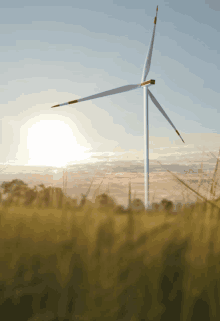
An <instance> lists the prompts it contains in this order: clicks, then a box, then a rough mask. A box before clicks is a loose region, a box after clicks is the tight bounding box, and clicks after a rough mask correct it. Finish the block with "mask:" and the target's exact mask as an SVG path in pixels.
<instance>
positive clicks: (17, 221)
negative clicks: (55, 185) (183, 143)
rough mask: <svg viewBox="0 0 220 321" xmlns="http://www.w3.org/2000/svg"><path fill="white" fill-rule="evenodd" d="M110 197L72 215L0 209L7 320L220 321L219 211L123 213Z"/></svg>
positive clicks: (0, 307) (209, 206) (0, 283)
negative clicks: (219, 320)
mask: <svg viewBox="0 0 220 321" xmlns="http://www.w3.org/2000/svg"><path fill="white" fill-rule="evenodd" d="M179 182H180V181H179ZM180 184H184V182H182V183H181V182H180ZM186 185H187V184H186ZM186 185H184V186H185V187H186V188H191V187H190V186H188V187H187V186H186ZM191 192H193V193H197V195H198V197H202V196H201V194H200V193H199V192H198V191H196V190H193V189H192V188H191ZM106 195H107V194H105V196H103V195H102V196H99V197H97V201H98V203H96V204H92V203H89V202H87V201H86V198H84V200H85V202H84V203H83V204H82V203H81V205H80V204H79V205H77V206H76V204H75V205H72V206H70V207H69V208H68V207H66V206H64V205H63V207H62V208H56V207H51V208H43V207H42V208H38V207H32V208H31V207H29V208H27V207H24V206H17V207H16V206H14V205H10V206H8V207H3V206H0V247H1V252H0V253H1V259H0V260H1V261H0V262H1V264H0V290H1V292H0V301H1V304H0V316H2V319H3V320H5V321H7V320H10V321H11V320H16V319H18V318H19V319H20V320H29V321H30V320H32V321H33V320H41V321H43V320H51V321H52V320H54V321H55V320H91V321H99V320H100V321H101V320H111V321H112V320H124V321H126V320H128V321H139V320H154V321H157V320H158V321H159V320H161V321H165V320H175V321H177V320H180V321H188V320H192V321H193V320H200V321H201V320H206V321H207V320H218V319H220V304H219V303H220V302H219V291H220V283H219V277H218V276H219V272H220V271H219V270H220V267H219V259H220V228H219V215H220V209H219V207H218V205H217V204H216V202H215V201H213V200H212V201H209V200H207V199H206V198H205V200H204V201H203V202H200V203H196V204H195V205H194V206H193V207H183V208H182V209H181V211H179V213H177V215H176V216H175V217H172V216H169V215H171V214H172V212H167V211H165V210H162V211H159V210H158V209H156V210H154V211H151V213H150V212H147V213H146V212H145V211H144V210H143V211H137V210H136V211H135V210H134V208H132V206H129V208H128V209H124V211H122V208H120V212H119V208H117V204H115V203H114V202H113V201H111V200H110V198H109V196H108V195H107V196H106ZM130 205H131V204H130ZM121 214H123V215H121Z"/></svg>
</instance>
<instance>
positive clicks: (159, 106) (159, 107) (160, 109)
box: [148, 89, 185, 143]
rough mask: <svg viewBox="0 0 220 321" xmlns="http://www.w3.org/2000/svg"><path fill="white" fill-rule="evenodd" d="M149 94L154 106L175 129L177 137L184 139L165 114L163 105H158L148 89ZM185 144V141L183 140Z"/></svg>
mask: <svg viewBox="0 0 220 321" xmlns="http://www.w3.org/2000/svg"><path fill="white" fill-rule="evenodd" d="M148 93H149V95H150V98H151V100H152V102H153V103H154V105H155V106H156V107H157V108H158V109H159V111H160V112H161V113H162V114H163V115H164V117H165V118H166V120H167V121H168V122H169V123H170V125H171V126H172V127H173V128H174V129H175V131H176V133H177V135H179V136H180V138H181V139H182V137H181V135H180V133H179V132H178V130H177V129H176V127H175V126H174V124H173V123H172V121H171V120H170V118H169V117H168V116H167V114H166V113H165V111H164V110H163V108H162V107H161V105H160V104H159V103H158V101H157V100H156V98H155V97H154V95H153V94H152V93H151V92H150V90H149V89H148ZM182 141H183V143H185V142H184V140H183V139H182Z"/></svg>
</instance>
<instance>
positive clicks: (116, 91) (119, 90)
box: [51, 84, 141, 108]
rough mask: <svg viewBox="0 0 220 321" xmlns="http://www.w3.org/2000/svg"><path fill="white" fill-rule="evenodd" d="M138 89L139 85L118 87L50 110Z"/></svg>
mask: <svg viewBox="0 0 220 321" xmlns="http://www.w3.org/2000/svg"><path fill="white" fill-rule="evenodd" d="M138 87H141V85H140V84H137V85H127V86H122V87H118V88H115V89H111V90H107V91H104V92H102V93H99V94H95V95H92V96H88V97H85V98H80V99H77V100H72V101H68V102H67V103H63V104H59V105H55V106H52V107H51V108H54V107H60V106H65V105H70V104H75V103H80V102H81V101H86V100H92V99H95V98H100V97H105V96H110V95H115V94H119V93H123V92H125V91H130V90H133V89H136V88H138Z"/></svg>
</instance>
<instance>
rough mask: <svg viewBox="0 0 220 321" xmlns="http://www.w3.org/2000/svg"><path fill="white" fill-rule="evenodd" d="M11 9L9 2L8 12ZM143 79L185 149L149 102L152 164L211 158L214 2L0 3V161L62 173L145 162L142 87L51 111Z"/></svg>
mask: <svg viewBox="0 0 220 321" xmlns="http://www.w3.org/2000/svg"><path fill="white" fill-rule="evenodd" d="M8 3H10V4H8ZM157 4H158V6H159V11H158V20H157V27H156V35H155V42H154V50H153V56H152V63H151V69H150V72H149V75H148V77H147V78H148V79H155V80H156V85H154V86H151V91H152V93H153V94H154V96H155V97H156V98H157V100H158V101H159V103H160V104H161V105H162V107H163V108H164V109H165V111H166V112H167V114H168V116H169V117H170V118H171V120H172V121H173V123H174V124H175V126H176V127H177V129H178V130H179V132H180V133H181V135H182V137H183V139H184V140H185V142H186V144H185V145H184V144H183V143H182V141H181V140H180V139H179V138H178V136H177V135H176V133H175V131H174V130H173V128H172V127H171V126H170V124H169V123H168V122H167V121H166V119H165V118H164V117H163V116H162V114H160V112H159V111H158V110H157V108H156V107H155V106H154V105H153V103H152V102H151V101H150V104H149V117H150V159H158V160H167V161H170V162H171V161H172V162H177V161H180V160H183V158H184V157H186V158H187V157H189V158H190V157H191V158H192V157H197V156H196V155H197V154H196V153H198V151H199V150H198V149H197V146H199V147H203V146H204V147H205V148H208V149H209V150H211V151H214V152H215V154H216V155H217V151H218V148H219V142H220V113H219V111H220V104H219V101H220V93H219V84H220V81H219V79H220V64H219V61H220V42H219V37H220V23H219V21H220V2H219V0H215V1H214V0H210V1H208V0H194V1H189V0H187V1H186V0H185V1H176V0H170V1H162V0H158V1H157V2H154V1H146V0H137V1H133V0H132V1H130V0H120V1H119V0H118V1H116V0H115V1H113V0H108V1H101V0H100V1H98V0H93V1H91V0H88V1H87V0H86V1H83V0H82V1H75V0H71V1H69V0H63V1H57V0H53V1H46V0H44V1H42V0H39V1H35V4H34V5H32V4H31V1H20V0H19V1H17V0H16V1H10V2H7V1H5V2H4V4H3V3H2V2H1V4H0V8H1V10H0V17H1V19H0V23H1V28H0V56H1V59H0V61H1V62H0V64H1V74H0V92H1V102H0V104H1V105H0V107H1V108H0V119H1V128H2V137H1V142H0V143H1V153H0V163H10V164H17V165H22V164H23V165H25V164H30V165H49V166H50V165H51V166H53V165H55V166H63V165H65V164H67V163H69V162H71V161H74V160H81V159H86V158H88V157H90V156H94V155H99V156H102V155H108V154H109V153H110V155H113V154H114V153H116V152H117V153H122V152H126V154H125V155H124V156H123V154H116V155H122V157H128V158H130V159H132V158H134V159H135V158H139V159H143V147H144V140H143V133H144V128H143V89H142V88H140V89H137V90H134V91H130V92H127V93H123V94H118V95H114V96H109V97H105V98H99V99H95V100H93V101H86V102H81V103H79V104H76V105H70V106H64V107H60V108H54V109H51V108H50V107H51V106H52V105H55V104H58V103H62V102H66V101H69V100H74V99H78V98H83V97H86V96H89V95H92V94H95V93H99V92H101V91H105V90H109V89H113V88H115V87H119V86H123V85H128V84H137V83H140V81H141V77H142V70H143V65H144V62H145V58H146V55H147V52H148V48H149V45H150V41H151V36H152V31H153V21H154V17H155V13H156V5H157Z"/></svg>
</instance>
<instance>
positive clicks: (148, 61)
mask: <svg viewBox="0 0 220 321" xmlns="http://www.w3.org/2000/svg"><path fill="white" fill-rule="evenodd" d="M157 12H158V6H157V10H156V17H155V18H154V29H153V35H152V39H151V44H150V48H149V51H148V55H147V57H146V61H145V64H144V70H143V76H142V80H141V82H144V81H145V80H146V78H147V75H148V73H149V71H150V65H151V57H152V52H153V46H154V37H155V30H156V23H157Z"/></svg>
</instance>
